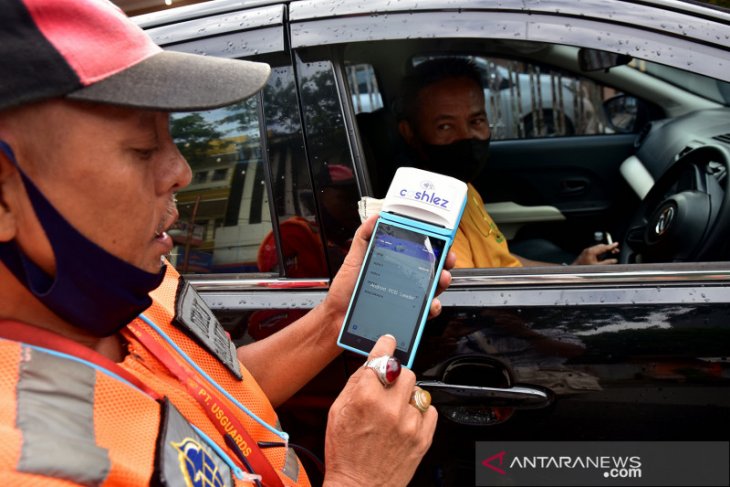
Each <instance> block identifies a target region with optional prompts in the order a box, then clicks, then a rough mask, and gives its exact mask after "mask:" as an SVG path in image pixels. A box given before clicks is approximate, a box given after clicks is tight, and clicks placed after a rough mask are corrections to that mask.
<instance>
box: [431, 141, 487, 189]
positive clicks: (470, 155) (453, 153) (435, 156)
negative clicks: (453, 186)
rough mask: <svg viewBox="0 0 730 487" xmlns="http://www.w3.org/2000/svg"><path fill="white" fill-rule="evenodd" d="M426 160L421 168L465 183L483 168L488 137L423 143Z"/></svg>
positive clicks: (485, 162) (485, 161)
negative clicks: (445, 142) (484, 138)
mask: <svg viewBox="0 0 730 487" xmlns="http://www.w3.org/2000/svg"><path fill="white" fill-rule="evenodd" d="M422 148H423V152H424V153H425V155H426V158H427V159H426V160H425V161H423V165H422V168H423V169H425V170H427V171H433V172H436V173H440V174H445V175H447V176H451V177H454V178H456V179H459V180H461V181H464V182H466V183H469V182H471V181H473V180H474V178H476V177H477V176H478V175H479V173H481V172H482V171H483V170H484V167H485V166H486V164H487V158H488V157H489V139H487V140H480V139H462V140H459V141H456V142H452V143H451V144H444V145H433V144H423V146H422Z"/></svg>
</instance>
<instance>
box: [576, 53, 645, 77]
mask: <svg viewBox="0 0 730 487" xmlns="http://www.w3.org/2000/svg"><path fill="white" fill-rule="evenodd" d="M632 59H633V58H632V57H631V56H629V55H628V54H618V53H616V52H608V51H600V50H598V49H587V48H585V47H582V48H580V49H579V50H578V66H579V67H580V70H581V71H584V72H588V71H600V70H602V69H606V70H608V69H609V68H613V67H616V66H622V65H624V64H629V63H630V62H631V60H632Z"/></svg>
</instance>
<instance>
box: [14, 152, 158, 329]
mask: <svg viewBox="0 0 730 487" xmlns="http://www.w3.org/2000/svg"><path fill="white" fill-rule="evenodd" d="M0 150H2V151H3V152H4V153H5V155H6V156H7V157H8V158H9V159H10V160H11V161H12V162H13V163H14V164H15V166H16V167H17V168H18V171H19V172H20V175H21V177H22V180H23V184H24V185H25V188H26V192H27V193H28V197H29V199H30V201H31V204H32V205H33V210H34V211H35V213H36V216H37V218H38V220H39V221H40V223H41V225H42V226H43V230H44V231H45V233H46V236H47V237H48V240H49V242H50V244H51V247H52V249H53V254H54V257H55V262H56V275H55V276H49V275H48V274H46V273H45V272H44V271H43V270H42V269H41V268H40V267H38V265H36V264H35V263H34V262H33V261H31V260H30V259H29V258H28V256H27V255H25V253H24V252H23V250H22V249H21V248H20V247H19V246H18V244H17V242H16V241H14V240H12V241H10V242H0V261H2V262H3V263H4V264H5V266H6V267H7V268H8V269H9V270H10V271H11V272H12V273H13V274H14V275H15V277H16V278H17V279H18V280H19V281H20V282H21V283H22V284H23V285H24V286H25V287H26V288H27V289H28V290H29V291H30V292H31V293H32V294H33V295H34V296H35V297H36V298H37V299H38V300H40V301H41V302H42V303H43V304H44V305H45V306H46V307H48V308H49V309H50V310H51V311H53V312H54V313H56V314H57V315H58V316H60V317H61V318H63V319H64V320H65V321H67V322H69V323H70V324H72V325H74V326H76V327H78V328H81V329H83V330H86V331H87V332H89V333H91V334H92V335H94V336H98V337H104V336H109V335H112V334H114V333H115V332H116V331H117V330H119V329H120V328H122V327H123V326H124V325H126V324H127V323H129V322H130V321H131V320H133V319H134V318H135V317H136V316H137V315H138V314H139V313H141V312H142V311H144V310H145V309H147V308H148V307H149V306H150V304H152V299H151V298H150V296H149V293H150V291H152V290H153V289H155V288H157V286H159V285H160V283H161V282H162V279H163V278H164V275H165V266H161V269H160V271H159V272H157V273H149V272H146V271H143V270H142V269H139V268H137V267H135V266H133V265H131V264H129V263H127V262H124V261H123V260H121V259H119V258H118V257H116V256H114V255H112V254H110V253H109V252H107V251H106V250H104V249H102V248H101V247H99V246H98V245H96V244H95V243H94V242H92V241H90V240H89V239H87V238H86V237H84V236H83V235H82V234H81V233H79V232H78V231H77V230H76V229H75V228H74V227H73V226H71V224H70V223H69V222H68V221H66V219H65V218H64V217H63V216H62V215H61V214H60V213H59V212H58V211H57V210H56V209H55V208H54V207H53V205H52V204H51V203H50V201H48V199H46V197H45V196H44V195H43V193H41V191H40V190H39V189H38V188H37V187H36V185H35V184H34V183H33V181H31V180H30V178H28V176H27V175H26V174H25V173H24V172H23V171H22V169H20V166H18V163H17V161H16V159H15V155H14V154H13V151H12V149H11V148H10V146H8V145H7V144H6V143H5V142H3V141H0Z"/></svg>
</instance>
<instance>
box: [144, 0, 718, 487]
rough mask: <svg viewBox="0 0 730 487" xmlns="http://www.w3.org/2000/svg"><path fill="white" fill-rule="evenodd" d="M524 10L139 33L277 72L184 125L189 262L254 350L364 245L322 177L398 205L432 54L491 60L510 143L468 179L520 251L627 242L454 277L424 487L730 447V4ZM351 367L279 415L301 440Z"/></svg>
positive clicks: (502, 140)
mask: <svg viewBox="0 0 730 487" xmlns="http://www.w3.org/2000/svg"><path fill="white" fill-rule="evenodd" d="M401 4H403V5H401ZM513 4H514V2H471V1H467V0H463V1H456V2H440V1H438V0H431V1H425V2H417V3H409V4H408V6H406V5H405V4H404V3H403V2H385V1H382V2H381V1H376V2H369V3H362V2H357V1H350V0H343V1H336V2H332V1H327V0H302V1H294V2H285V3H276V2H275V1H272V2H268V3H266V4H251V5H249V6H242V5H241V3H240V2H237V1H232V0H217V1H213V2H206V3H204V4H201V5H199V6H191V7H184V8H180V9H173V10H170V11H167V12H164V13H157V14H150V15H146V16H141V17H139V18H138V19H137V20H138V22H139V23H140V24H141V25H142V26H143V27H145V28H146V29H147V30H148V31H149V32H150V33H151V34H152V35H153V37H155V38H156V39H157V40H158V42H159V43H160V44H161V45H162V46H163V47H165V48H168V49H176V50H181V51H191V52H203V53H206V54H208V55H214V56H226V57H250V58H255V59H258V60H262V61H266V62H268V63H270V64H271V65H272V67H273V74H272V76H271V79H270V81H269V83H268V85H267V87H266V89H265V90H264V91H263V92H262V93H261V94H260V95H259V96H258V97H255V98H254V99H252V100H251V101H250V102H248V103H246V104H244V105H242V106H238V107H229V108H222V109H219V110H217V111H215V112H211V113H206V114H201V115H200V118H197V119H196V118H189V116H187V115H185V114H183V115H181V116H179V117H175V118H174V119H173V122H172V123H173V133H174V136H175V137H176V142H178V144H179V145H180V147H181V150H182V152H183V153H184V154H185V155H186V157H188V159H189V162H190V163H191V166H192V167H193V172H194V176H193V177H194V182H193V184H192V185H191V187H190V188H189V189H188V190H187V191H186V192H181V194H180V195H179V200H180V202H181V215H182V216H181V218H182V219H183V220H184V221H185V223H186V224H187V226H186V227H185V228H183V229H182V230H181V231H180V232H179V233H178V242H179V245H178V247H177V249H176V259H177V262H176V263H177V265H178V266H179V267H181V268H184V269H187V272H189V273H196V275H193V276H191V279H192V282H193V283H194V284H195V286H196V287H197V289H198V290H199V291H200V292H201V293H202V295H203V296H204V298H205V299H206V301H207V302H208V304H209V305H210V306H211V307H212V308H213V309H214V310H216V312H217V313H218V314H219V317H220V318H221V321H222V322H223V323H224V324H225V325H226V327H227V328H228V330H229V331H230V332H231V334H232V336H233V337H234V338H235V339H236V340H238V341H241V342H245V341H250V340H257V339H261V338H263V337H264V336H267V335H268V334H270V333H271V332H273V331H274V330H276V329H278V328H280V327H282V326H286V324H287V323H289V322H291V321H292V320H293V319H294V318H295V317H296V316H298V315H299V314H300V313H301V312H302V310H306V309H308V308H311V307H312V306H313V305H315V304H316V303H317V302H319V301H320V300H321V299H323V297H324V295H325V293H326V288H327V280H328V279H329V278H330V277H331V276H333V275H334V273H335V272H336V270H337V269H338V267H339V265H340V264H341V261H342V255H343V252H344V251H345V250H346V247H347V245H348V238H349V237H351V236H352V233H353V232H354V225H353V224H352V220H348V219H345V218H342V214H340V213H339V212H333V211H332V206H331V205H327V204H326V201H325V200H327V199H328V198H329V195H330V193H328V190H329V189H330V188H333V187H336V186H337V181H336V179H337V177H335V176H336V174H337V173H339V169H338V170H337V171H334V172H333V171H331V170H330V168H331V167H332V166H337V167H338V168H346V170H347V171H349V173H348V174H350V175H351V180H350V183H349V186H339V189H340V193H341V194H340V196H342V195H344V196H346V198H345V199H342V200H338V201H343V203H341V204H339V205H338V208H339V209H340V210H343V211H344V210H348V209H350V210H351V211H352V213H353V214H356V211H357V209H356V206H355V205H356V201H357V200H358V199H359V198H360V197H361V196H376V197H382V196H383V192H384V190H385V189H386V188H387V184H388V183H389V182H390V177H391V176H392V174H393V171H394V170H395V168H394V167H393V156H394V154H395V151H397V150H398V144H399V141H398V137H397V131H396V130H395V123H396V121H395V119H394V111H393V108H394V104H397V98H398V87H399V84H400V80H401V78H402V77H403V75H404V74H405V70H406V68H407V67H408V66H412V65H413V63H414V62H416V61H417V60H419V59H424V58H428V57H433V56H466V57H470V58H472V59H477V60H479V64H480V66H481V67H482V68H483V70H484V73H485V77H486V78H485V79H486V80H487V81H488V83H487V88H488V90H487V97H486V99H487V105H488V106H487V107H486V108H487V110H488V112H489V115H490V123H491V124H492V125H493V132H494V135H493V140H492V143H491V148H490V161H489V163H488V168H487V170H486V171H485V173H484V174H483V175H482V176H481V177H479V178H478V179H477V180H475V181H474V185H475V187H476V188H477V189H478V190H479V191H480V193H481V194H482V195H483V197H484V200H485V202H486V204H487V205H488V206H489V205H497V206H496V207H498V208H501V210H502V211H501V213H500V216H499V218H500V219H499V220H497V223H498V224H499V225H500V228H501V229H502V230H503V231H504V233H505V235H507V237H508V238H510V245H515V246H517V245H519V244H520V242H527V241H529V240H530V239H532V238H535V237H539V238H548V239H550V240H552V241H553V242H555V243H556V244H559V245H560V246H561V247H563V248H566V249H569V250H573V251H575V250H577V249H582V248H584V247H585V246H587V245H590V244H591V243H593V238H594V235H595V234H596V232H600V234H605V233H609V234H611V235H613V237H614V238H615V239H616V240H618V241H619V242H621V249H622V252H623V253H622V261H623V263H622V264H621V265H618V266H605V267H603V266H597V267H591V268H588V267H580V268H579V267H574V266H566V267H563V266H557V267H544V268H516V269H515V268H512V269H463V270H457V271H454V273H453V275H454V279H453V284H452V286H451V287H450V288H449V290H448V291H447V292H446V293H445V294H444V295H443V296H442V303H443V305H444V310H443V313H442V315H441V316H440V317H439V318H438V319H435V320H433V321H432V322H430V323H429V324H428V326H427V327H426V330H425V332H424V337H423V339H422V342H421V346H420V349H419V351H418V354H417V356H416V362H415V364H414V370H415V372H416V373H417V375H418V379H419V380H422V381H425V382H429V381H430V382H431V383H434V382H437V383H439V384H440V385H438V386H433V387H434V388H438V389H439V391H440V392H439V394H440V396H439V394H434V396H435V402H437V403H438V402H439V401H440V404H438V407H439V409H440V410H441V413H442V414H441V420H440V425H439V428H438V429H437V436H436V439H435V441H434V445H433V447H432V450H431V452H430V453H429V454H428V455H427V457H426V459H425V460H424V462H423V464H422V466H421V467H420V468H419V471H418V472H417V474H416V477H415V478H414V481H413V484H414V485H471V484H473V483H474V471H473V463H472V460H473V455H474V441H476V440H484V439H491V440H495V439H508V440H723V441H727V439H728V438H727V433H726V432H725V428H722V427H721V425H722V424H724V423H726V421H727V416H728V412H730V411H729V410H730V389H729V388H728V386H729V385H730V366H729V365H728V357H730V323H729V322H728V320H727V316H728V314H729V313H730V264H729V263H728V260H730V178H729V177H728V168H729V164H730V84H729V81H730V50H729V48H728V38H730V27H728V25H730V13H728V12H727V11H726V10H723V9H719V8H718V9H712V8H710V7H704V6H701V5H696V4H683V3H681V2H670V1H668V0H666V1H665V0H652V1H648V2H641V3H633V2H625V1H619V0H602V1H600V2H597V1H593V0H576V1H574V2H564V1H557V0H555V1H552V0H543V1H541V2H519V7H514V5H513ZM670 6H671V8H669V7H670ZM599 51H601V52H606V53H609V54H612V55H609V56H605V55H600V53H599ZM627 57H630V58H631V60H628V59H627ZM581 60H582V61H581ZM606 60H608V66H606V65H605V64H604V65H602V66H600V68H601V69H594V68H596V67H599V66H598V65H597V64H595V63H596V62H599V61H600V62H601V63H605V62H606ZM581 62H582V65H583V68H584V69H585V70H582V69H581ZM586 63H588V64H590V63H594V64H593V65H592V67H591V66H589V65H588V64H586ZM518 88H519V89H518ZM577 93H580V95H577ZM530 115H532V119H530V118H528V116H530ZM186 117H188V118H186ZM530 124H532V125H531V127H532V128H530ZM569 128H570V129H569ZM673 168H674V169H673ZM347 171H346V172H347ZM345 213H346V211H345ZM670 213H671V214H672V218H669V214H670ZM293 218H296V219H299V220H298V221H301V222H305V224H304V226H302V225H293V224H292V223H291V222H292V219H293ZM677 222H679V223H677ZM507 228H509V231H506V229H507ZM657 229H658V231H657ZM305 230H306V232H309V233H306V232H305ZM300 232H305V233H300ZM652 232H653V234H652ZM264 241H265V242H267V245H268V247H267V252H268V254H266V255H265V257H266V259H263V260H261V259H260V258H259V257H260V255H261V254H260V249H261V245H262V242H264ZM528 257H529V256H528ZM263 262H266V263H267V264H266V265H263ZM305 264H307V265H305ZM293 276H296V277H293ZM360 362H361V361H360V360H359V359H358V358H354V357H353V356H351V355H349V354H343V355H342V356H341V357H340V358H338V359H337V360H335V361H334V362H333V363H332V364H331V365H330V367H328V368H327V369H326V370H325V371H324V373H323V374H322V376H321V377H320V380H317V381H314V382H313V383H312V384H311V385H310V386H308V387H307V388H306V389H305V390H304V391H302V392H301V393H300V394H299V395H297V396H296V397H295V398H294V399H292V401H291V402H290V403H289V404H287V405H285V406H284V407H282V408H281V410H280V413H281V418H282V423H283V424H284V426H285V428H287V429H288V430H289V431H290V433H291V434H292V437H293V439H297V441H299V442H303V443H305V444H308V445H309V446H311V447H312V448H313V449H314V450H315V451H320V452H321V448H322V445H321V441H322V438H323V436H324V435H323V432H324V424H325V421H326V411H327V408H328V406H329V403H330V402H331V400H332V399H333V398H334V396H335V392H336V391H337V390H338V389H339V387H341V385H342V384H343V383H344V378H345V377H346V376H347V374H348V373H350V372H352V370H354V368H355V367H358V366H360V365H361V364H360ZM437 396H439V397H440V398H439V397H437ZM527 397H530V398H533V399H535V398H542V399H540V400H539V401H538V400H536V399H535V400H533V401H526V399H525V398H527ZM536 405H537V406H538V407H537V409H536V408H535V407H534V406H536Z"/></svg>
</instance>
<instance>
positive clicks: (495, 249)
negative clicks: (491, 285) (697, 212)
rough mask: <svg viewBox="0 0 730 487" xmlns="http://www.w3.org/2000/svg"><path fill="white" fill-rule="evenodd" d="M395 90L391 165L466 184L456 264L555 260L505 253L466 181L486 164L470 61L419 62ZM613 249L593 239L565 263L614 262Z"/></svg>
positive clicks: (476, 80) (484, 131)
mask: <svg viewBox="0 0 730 487" xmlns="http://www.w3.org/2000/svg"><path fill="white" fill-rule="evenodd" d="M401 94H402V95H401V96H402V108H401V113H400V114H399V119H400V120H399V123H398V131H399V132H400V135H401V137H402V138H403V140H404V141H405V143H406V146H407V147H406V150H405V151H404V152H402V153H401V154H400V155H399V157H398V159H399V160H398V161H397V164H398V165H399V166H409V165H410V166H416V167H420V168H421V169H426V170H428V171H434V172H437V173H442V174H447V175H449V176H453V177H455V178H457V179H460V180H462V181H464V182H466V183H467V184H468V193H467V204H466V209H465V210H464V215H463V217H462V219H461V223H460V224H459V229H458V231H457V234H456V238H455V239H454V244H453V249H454V251H455V252H456V255H457V261H456V267H518V266H537V265H556V264H554V263H551V262H542V261H536V260H530V259H527V258H524V257H521V256H519V255H516V254H513V253H511V252H510V251H509V248H508V246H507V239H506V238H505V237H504V235H503V234H502V232H500V231H499V228H497V224H496V223H495V222H494V220H493V219H492V217H491V216H490V215H489V214H488V213H487V211H486V210H485V209H484V202H483V201H482V198H481V196H480V195H479V193H478V192H477V190H476V189H475V188H474V186H472V185H471V181H473V180H474V178H476V176H477V175H478V174H479V173H480V172H481V171H482V170H483V169H484V166H485V165H486V162H487V157H488V148H489V140H490V136H491V132H490V130H489V122H488V120H487V113H486V111H485V106H486V105H485V100H484V89H483V86H482V78H481V75H480V73H479V71H478V69H477V68H476V66H475V65H474V64H473V63H472V62H470V61H468V60H466V59H463V58H437V59H432V60H429V61H425V62H423V63H421V64H419V65H418V66H416V67H415V68H414V70H413V72H412V73H411V74H410V75H409V76H407V77H406V78H405V79H404V80H403V87H402V89H401ZM541 243H544V245H551V246H554V245H553V244H552V243H551V242H546V241H543V242H541ZM618 252H619V250H618V243H616V242H614V243H612V244H610V245H607V244H598V245H594V246H592V247H588V248H586V249H584V250H583V251H582V252H581V253H580V255H578V256H577V257H575V259H574V260H571V261H570V262H568V263H572V264H575V265H584V264H615V263H617V262H618V261H617V259H616V258H613V257H611V255H615V254H617V253H618Z"/></svg>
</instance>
